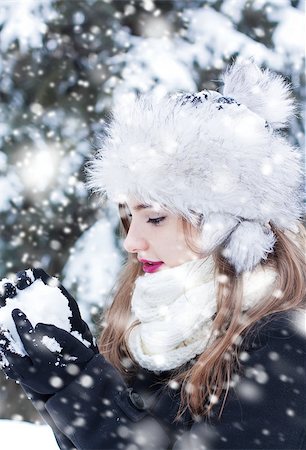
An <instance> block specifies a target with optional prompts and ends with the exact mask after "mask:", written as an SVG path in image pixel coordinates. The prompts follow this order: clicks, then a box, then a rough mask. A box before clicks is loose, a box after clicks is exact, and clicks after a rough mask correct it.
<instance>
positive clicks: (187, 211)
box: [0, 62, 306, 450]
mask: <svg viewBox="0 0 306 450" xmlns="http://www.w3.org/2000/svg"><path fill="white" fill-rule="evenodd" d="M223 81H224V88H223V95H221V94H220V93H218V92H214V91H206V90H204V91H202V92H200V93H198V94H193V95H191V94H183V93H178V94H176V95H172V96H161V97H159V98H157V97H154V96H150V95H143V96H141V97H139V98H136V99H135V98H131V99H129V100H128V101H127V103H124V102H122V103H121V104H120V105H119V104H118V105H116V107H115V108H114V111H113V120H112V122H111V123H110V125H109V126H108V128H107V133H106V135H105V138H104V140H103V142H102V146H101V149H100V150H99V152H98V154H97V155H96V157H95V158H94V159H93V160H92V162H91V164H90V166H89V169H88V171H89V186H90V187H91V188H93V189H94V190H96V191H98V192H101V193H102V194H103V195H105V194H107V196H108V198H109V199H110V200H112V201H114V202H116V203H117V204H118V206H119V212H120V217H121V223H122V232H123V234H124V238H125V239H124V248H125V250H126V251H127V252H128V260H127V263H126V266H125V268H124V271H123V273H122V274H121V276H120V279H119V281H118V286H117V290H116V293H115V295H114V300H113V303H112V306H111V307H110V309H109V311H107V313H106V314H105V316H104V317H103V321H102V328H103V329H102V333H101V337H100V341H99V351H98V349H97V347H96V346H95V343H94V339H93V338H92V336H91V334H90V331H89V329H88V327H87V325H86V323H85V322H84V321H83V320H82V319H81V317H80V314H79V311H78V308H77V305H76V303H75V301H74V299H73V298H72V297H71V296H70V295H69V294H68V293H67V292H66V291H65V290H64V288H62V287H61V289H62V291H63V293H64V294H65V295H66V296H67V298H68V299H69V304H70V307H71V310H72V311H73V320H72V322H73V327H72V328H73V330H74V331H77V332H79V333H81V334H82V336H83V337H84V338H86V340H87V341H88V342H89V343H90V345H89V346H87V347H86V346H84V345H83V344H82V343H80V341H78V340H77V339H75V338H74V337H73V336H72V335H71V334H70V333H68V332H66V331H64V330H61V329H59V328H57V327H55V326H54V325H52V324H37V325H36V326H35V327H33V326H32V324H31V323H30V321H29V320H28V318H27V317H26V316H25V315H24V314H23V313H22V311H20V310H14V311H13V313H12V315H13V318H14V321H15V324H16V327H17V330H18V333H19V335H20V338H21V340H22V342H23V344H24V346H25V349H26V351H27V353H28V356H26V357H21V356H19V355H16V354H14V353H13V352H12V349H11V348H10V343H9V339H8V337H7V334H4V333H2V341H1V342H2V343H0V345H1V350H2V354H3V363H2V365H3V370H4V371H5V372H6V374H7V375H8V376H9V377H11V378H13V379H15V380H18V381H19V382H20V383H21V385H22V387H23V388H24V390H25V391H26V392H27V393H28V395H29V397H30V398H31V399H32V401H33V403H34V405H35V406H36V407H37V408H38V409H39V411H40V412H41V414H42V416H43V417H44V418H45V420H46V421H47V423H49V424H50V426H51V427H52V429H53V431H54V434H55V436H56V438H57V441H58V443H59V446H60V448H62V449H70V448H77V449H81V450H85V449H92V450H93V449H96V450H97V449H117V448H118V449H120V448H122V449H129V450H132V449H133V450H134V449H158V450H162V449H174V450H179V449H180V450H182V449H187V448H192V449H197V450H200V449H203V450H205V449H243V450H245V449H258V448H260V449H266V450H267V449H269V450H270V449H275V450H276V449H287V450H289V449H290V450H292V449H305V448H306V440H305V423H306V421H305V419H306V414H305V401H304V399H305V393H306V377H305V356H306V337H305V285H306V284H305V278H306V275H305V261H304V252H303V246H304V243H305V236H306V233H305V228H304V226H303V224H302V222H301V221H300V219H301V208H302V201H301V198H302V196H301V192H300V189H301V179H302V170H301V166H300V163H299V158H298V153H297V151H296V149H295V148H293V147H292V146H291V145H290V144H289V143H288V142H287V141H286V139H285V138H284V137H283V136H282V135H281V134H280V132H279V130H280V129H281V128H283V127H284V126H285V125H286V123H287V120H288V118H289V117H290V116H291V114H292V113H293V112H294V103H293V100H292V99H291V97H290V91H289V87H288V85H287V84H286V83H285V81H284V80H283V79H282V78H281V77H280V76H276V75H274V74H272V73H271V72H269V71H268V70H266V71H260V70H259V69H258V68H257V67H256V65H255V64H254V63H253V62H245V63H242V64H238V63H235V64H234V65H233V66H231V67H230V68H229V69H228V70H227V71H226V72H225V74H224V76H223ZM33 275H34V278H41V279H42V280H43V281H44V282H45V283H47V282H48V276H47V275H46V274H45V273H44V272H43V271H39V270H35V269H34V270H33ZM30 282H31V280H30V281H29V278H27V274H26V273H25V272H22V273H19V274H18V277H17V282H16V287H17V290H18V289H24V288H27V285H28V284H29V283H30ZM14 289H15V287H14V286H12V285H10V286H8V285H7V286H6V287H5V292H4V297H3V299H2V304H4V303H5V296H9V295H14V292H16V289H15V291H14ZM12 292H13V294H12ZM303 331H304V333H303ZM42 336H48V337H51V338H52V337H55V338H56V341H57V342H58V343H59V344H60V347H61V351H59V352H57V353H56V354H54V353H52V354H51V352H48V350H47V349H46V347H44V345H43V344H42V343H41V341H42ZM71 357H72V358H73V364H71V363H69V361H71Z"/></svg>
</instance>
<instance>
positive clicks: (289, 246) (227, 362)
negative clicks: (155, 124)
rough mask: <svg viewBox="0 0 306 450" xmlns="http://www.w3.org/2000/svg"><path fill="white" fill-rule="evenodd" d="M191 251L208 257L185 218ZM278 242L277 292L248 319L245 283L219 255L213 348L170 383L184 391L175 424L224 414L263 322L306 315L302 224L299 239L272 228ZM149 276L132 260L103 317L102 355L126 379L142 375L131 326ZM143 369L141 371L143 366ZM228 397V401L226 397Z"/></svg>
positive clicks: (271, 261)
mask: <svg viewBox="0 0 306 450" xmlns="http://www.w3.org/2000/svg"><path fill="white" fill-rule="evenodd" d="M119 213H120V218H121V222H120V234H121V236H122V237H125V236H126V235H127V233H128V230H129V224H130V221H129V218H128V216H127V214H126V209H125V205H124V204H120V205H119ZM181 220H182V224H183V231H184V235H185V240H186V244H187V246H188V247H189V248H190V249H191V250H193V251H194V252H196V253H197V254H198V255H199V257H202V256H203V255H202V253H201V252H200V250H199V249H198V248H196V247H195V246H194V243H193V242H192V239H191V224H190V223H189V222H187V221H186V219H184V218H183V217H182V218H181ZM270 226H271V228H272V230H273V232H274V234H275V236H276V244H275V247H274V252H273V253H270V254H269V256H268V257H267V259H266V260H265V261H264V262H263V263H262V266H270V267H273V268H274V269H275V270H276V271H277V273H278V276H277V280H276V284H274V285H273V289H272V290H271V292H270V293H269V294H268V295H266V296H265V298H263V299H261V301H260V302H258V303H257V304H256V305H255V306H254V307H252V308H251V309H249V310H248V311H247V312H243V313H242V308H241V306H242V296H243V281H242V275H237V274H236V273H235V270H234V268H233V267H232V266H231V265H230V263H229V262H228V261H227V260H226V259H225V258H224V257H223V256H222V247H221V246H220V247H218V248H217V249H215V250H214V252H213V254H212V256H213V258H214V261H215V277H217V278H216V279H217V281H218V284H217V292H216V296H217V312H216V314H215V317H214V320H213V323H212V332H211V338H210V341H209V344H208V346H207V347H206V349H205V350H204V352H203V353H202V354H200V355H199V356H198V357H197V358H196V360H195V361H192V364H191V366H189V367H187V368H186V366H184V367H183V368H179V369H178V370H174V371H173V372H172V375H171V380H168V382H170V381H172V382H173V381H176V382H177V383H179V385H181V386H182V388H181V394H180V395H181V402H180V408H179V411H178V413H177V415H176V418H175V420H179V418H180V417H181V416H182V415H183V413H184V412H185V410H186V409H187V408H188V409H189V411H190V413H191V415H192V416H193V417H195V418H196V417H199V416H207V417H209V416H210V414H211V412H212V408H213V407H214V406H215V404H216V403H219V401H220V399H221V398H222V397H223V402H222V405H221V407H220V410H219V417H220V416H221V414H222V411H223V407H224V403H225V400H226V397H227V394H228V390H229V388H230V386H231V383H232V382H233V380H232V376H233V372H234V369H235V368H238V367H239V355H240V350H241V348H242V343H243V342H244V339H246V338H247V336H248V333H247V331H248V330H251V329H252V326H253V325H255V323H257V322H258V321H259V320H260V319H262V318H264V317H265V316H268V315H270V314H273V313H276V312H280V311H286V310H289V309H290V310H298V309H306V298H305V294H306V292H305V290H306V270H305V269H306V264H305V258H304V251H303V250H304V249H305V242H306V229H305V226H304V225H303V223H302V222H299V225H298V228H299V232H298V234H293V233H292V232H283V231H281V230H279V229H277V228H276V227H274V226H273V224H270ZM142 274H144V272H143V270H142V267H141V264H140V263H139V262H138V260H137V258H136V255H134V254H128V258H127V261H126V263H125V265H124V267H123V271H122V272H121V274H120V276H119V279H118V281H117V284H116V287H115V293H114V297H113V302H112V304H111V307H110V308H109V310H108V311H106V312H105V313H104V315H103V321H102V328H103V330H102V332H101V335H100V339H99V349H100V352H101V353H102V354H103V355H104V357H105V358H106V359H107V360H108V361H110V362H111V363H112V364H113V365H114V366H115V367H116V368H117V369H118V370H119V371H120V372H121V373H122V375H123V376H124V377H126V379H128V378H129V377H133V376H134V375H135V373H137V363H136V361H135V360H134V359H133V357H132V355H131V354H130V352H129V349H128V346H127V344H126V342H127V336H128V333H129V332H130V331H131V329H132V328H133V327H134V326H136V325H137V323H133V324H132V325H131V326H128V322H129V318H130V305H131V296H132V293H133V289H134V282H135V280H136V279H137V277H138V276H140V275H142ZM138 367H139V366H138ZM223 394H224V395H223Z"/></svg>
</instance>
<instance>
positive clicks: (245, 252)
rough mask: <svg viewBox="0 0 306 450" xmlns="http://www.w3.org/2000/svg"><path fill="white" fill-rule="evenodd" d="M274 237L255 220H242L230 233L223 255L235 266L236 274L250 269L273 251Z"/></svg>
mask: <svg viewBox="0 0 306 450" xmlns="http://www.w3.org/2000/svg"><path fill="white" fill-rule="evenodd" d="M275 242H276V237H275V235H274V233H273V232H272V231H271V230H268V229H266V228H264V227H263V226H262V225H260V224H259V223H257V222H249V221H245V222H242V223H241V224H240V225H239V226H238V227H237V228H236V230H235V231H233V233H232V234H231V235H230V237H229V241H228V244H227V245H226V247H225V249H224V251H223V256H224V257H225V258H226V259H228V260H229V262H230V263H231V264H232V265H233V266H234V267H235V269H236V272H237V274H239V273H241V272H243V271H251V270H253V268H254V267H255V266H256V265H257V264H258V263H260V261H261V260H262V259H266V258H267V254H268V253H271V252H273V248H274V244H275Z"/></svg>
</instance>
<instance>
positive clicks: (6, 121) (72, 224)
mask: <svg viewBox="0 0 306 450" xmlns="http://www.w3.org/2000/svg"><path fill="white" fill-rule="evenodd" d="M304 8H305V1H304V0H202V1H201V0H190V1H187V0H186V1H183V0H172V1H171V0H163V1H157V0H142V1H133V0H131V1H118V0H117V1H116V0H114V1H112V0H0V98H1V106H0V229H1V232H0V277H1V278H2V277H4V276H10V275H11V274H14V273H15V272H17V271H19V270H22V269H24V268H28V267H30V266H35V267H42V268H43V269H45V270H46V271H47V272H48V273H50V274H51V275H55V276H58V277H59V278H60V280H61V282H62V283H63V284H64V286H65V287H66V288H67V289H68V290H70V291H71V292H72V293H73V294H74V295H75V297H76V299H77V301H78V303H79V305H80V309H81V312H82V315H83V317H84V319H85V320H87V321H88V323H89V324H90V326H91V327H92V330H93V332H94V331H95V329H96V324H97V321H98V317H99V315H100V313H101V312H102V311H103V309H104V308H105V307H107V306H108V305H109V303H110V302H111V293H112V289H113V287H114V284H115V280H116V276H117V274H118V272H119V271H120V267H121V265H122V263H123V262H124V260H125V256H126V255H125V254H124V251H123V247H122V242H121V239H120V237H119V226H118V225H119V216H118V212H117V211H116V210H115V209H114V206H112V205H111V204H109V203H108V202H105V203H104V204H102V203H101V202H100V201H99V200H98V199H97V198H95V197H94V196H92V195H89V193H88V192H87V191H86V188H85V185H84V180H85V178H84V164H85V163H86V161H87V160H88V158H89V156H90V155H91V153H92V152H93V151H94V148H95V145H96V140H97V139H96V136H97V135H99V134H103V129H104V124H105V122H107V120H108V117H109V112H110V110H111V108H112V104H113V103H114V102H118V101H120V97H121V96H122V95H123V94H125V93H128V92H131V91H133V92H145V91H150V90H155V89H156V90H166V91H169V92H172V91H175V90H178V89H180V90H185V91H189V92H193V91H199V90H202V89H204V88H207V89H215V90H221V89H222V85H221V83H220V82H219V81H218V78H219V76H220V74H221V72H222V71H223V70H224V68H225V66H226V65H227V64H228V63H231V62H232V61H233V60H234V59H235V58H236V57H253V58H254V60H255V62H256V63H257V64H259V65H261V66H262V67H268V68H270V69H272V70H273V71H275V72H277V73H280V74H282V75H283V76H285V77H286V79H287V80H288V81H290V82H291V83H292V88H293V91H294V94H295V96H296V98H297V100H298V103H299V107H300V113H299V114H298V115H297V116H296V117H295V118H294V119H293V120H292V122H291V124H290V128H289V129H287V130H285V133H287V134H288V135H289V139H290V140H291V142H292V143H293V144H294V145H297V146H300V147H301V149H304V122H303V105H304V104H305V49H304V44H305V10H304ZM0 418H1V419H11V420H17V421H21V422H22V421H30V422H36V423H38V422H40V421H41V420H40V418H39V416H38V414H37V413H36V411H35V410H34V409H33V407H32V405H31V403H30V401H29V400H27V398H25V395H24V394H23V392H22V391H21V389H20V388H19V387H18V385H16V384H15V383H14V382H12V381H8V380H5V377H4V376H3V375H2V373H0Z"/></svg>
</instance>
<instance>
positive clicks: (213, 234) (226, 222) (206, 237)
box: [201, 213, 239, 252]
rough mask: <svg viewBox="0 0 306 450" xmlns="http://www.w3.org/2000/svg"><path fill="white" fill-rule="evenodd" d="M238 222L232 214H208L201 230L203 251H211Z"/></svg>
mask: <svg viewBox="0 0 306 450" xmlns="http://www.w3.org/2000/svg"><path fill="white" fill-rule="evenodd" d="M238 223H239V221H238V219H235V218H234V216H232V217H231V216H228V215H224V214H218V213H213V214H210V216H209V218H207V219H206V220H205V222H204V224H203V227H202V230H201V247H202V250H203V251H204V252H211V251H212V250H213V249H214V248H216V247H217V246H218V245H220V244H221V243H222V242H224V241H225V239H226V238H227V237H228V235H229V234H230V233H231V231H232V230H233V229H234V228H235V226H237V224H238Z"/></svg>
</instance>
